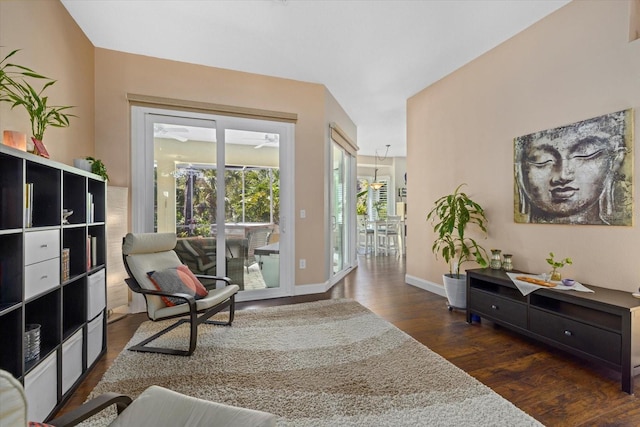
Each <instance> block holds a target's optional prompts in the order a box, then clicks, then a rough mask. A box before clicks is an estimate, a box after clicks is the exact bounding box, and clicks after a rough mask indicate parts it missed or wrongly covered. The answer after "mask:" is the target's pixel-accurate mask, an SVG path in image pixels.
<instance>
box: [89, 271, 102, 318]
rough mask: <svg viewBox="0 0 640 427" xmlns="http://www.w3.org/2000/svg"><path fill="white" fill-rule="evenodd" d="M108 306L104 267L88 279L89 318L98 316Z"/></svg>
mask: <svg viewBox="0 0 640 427" xmlns="http://www.w3.org/2000/svg"><path fill="white" fill-rule="evenodd" d="M106 306H107V298H106V279H105V271H104V268H103V269H102V270H100V271H98V272H97V273H95V274H92V275H91V276H89V277H88V279H87V320H91V319H93V318H94V317H96V316H97V315H98V314H99V313H100V312H101V311H102V310H104V308H105V307H106Z"/></svg>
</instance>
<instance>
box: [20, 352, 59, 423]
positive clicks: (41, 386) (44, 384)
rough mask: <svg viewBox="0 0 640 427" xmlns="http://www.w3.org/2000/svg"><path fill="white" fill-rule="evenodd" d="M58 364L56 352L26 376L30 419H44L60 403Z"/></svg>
mask: <svg viewBox="0 0 640 427" xmlns="http://www.w3.org/2000/svg"><path fill="white" fill-rule="evenodd" d="M57 365H58V359H57V357H56V353H52V354H51V355H50V356H49V357H47V358H46V359H44V360H43V361H42V362H41V363H40V364H38V366H36V367H35V368H33V369H32V370H31V372H29V373H28V374H27V375H26V376H25V377H24V392H25V394H26V396H27V419H28V420H29V421H38V422H42V421H44V419H45V418H47V416H49V414H50V413H51V411H53V408H55V406H56V404H57V403H58V368H57Z"/></svg>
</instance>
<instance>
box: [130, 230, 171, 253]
mask: <svg viewBox="0 0 640 427" xmlns="http://www.w3.org/2000/svg"><path fill="white" fill-rule="evenodd" d="M176 241H177V237H176V233H138V234H133V233H128V234H127V235H126V236H125V237H124V242H123V243H122V253H123V254H125V255H130V254H148V253H153V252H165V251H170V250H173V248H175V247H176Z"/></svg>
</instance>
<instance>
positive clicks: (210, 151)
mask: <svg viewBox="0 0 640 427" xmlns="http://www.w3.org/2000/svg"><path fill="white" fill-rule="evenodd" d="M132 123H134V126H132V128H133V129H134V132H133V138H134V141H133V143H132V146H133V153H132V155H133V165H132V167H133V172H134V174H133V176H134V179H133V191H132V196H133V197H132V199H133V213H134V220H133V229H134V231H147V232H150V231H156V232H175V233H176V234H177V236H178V244H177V246H176V252H177V253H178V255H179V256H180V258H181V259H182V261H183V262H184V263H185V264H187V265H188V266H189V267H190V268H191V269H192V270H194V272H196V273H199V274H205V275H226V276H228V277H230V278H231V279H232V281H233V283H236V284H238V285H239V286H240V289H241V294H240V295H239V299H240V300H242V299H257V298H271V297H276V296H284V295H290V294H291V293H292V291H293V288H292V286H293V279H292V277H293V270H292V268H291V266H292V265H293V263H292V262H291V261H288V257H292V255H291V252H292V251H291V248H292V246H293V244H292V242H293V240H292V236H291V237H290V236H289V235H288V234H286V230H287V227H286V225H287V224H286V218H287V217H290V218H292V217H293V216H292V215H290V216H287V215H286V212H287V210H291V206H292V205H293V201H291V200H288V199H287V198H286V197H284V198H283V199H284V200H281V198H280V194H281V193H282V194H287V193H283V192H282V191H281V190H282V189H283V188H284V189H286V188H287V186H288V185H289V186H291V183H290V181H292V180H290V181H289V180H287V179H286V177H289V176H292V175H293V172H292V168H287V167H284V168H281V164H286V163H283V162H282V158H286V157H287V155H290V154H287V153H286V151H287V149H289V150H292V148H293V147H292V135H293V132H292V130H293V129H292V128H293V125H290V124H282V123H271V122H266V121H260V120H250V119H239V118H229V117H216V116H205V115H202V114H195V113H184V112H179V113H178V112H170V111H162V110H156V109H146V108H142V107H140V108H137V107H134V109H133V110H132ZM287 145H288V146H289V147H287ZM285 147H286V148H285ZM287 181H289V182H287ZM288 194H293V191H289V193H288Z"/></svg>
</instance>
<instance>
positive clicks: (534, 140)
mask: <svg viewBox="0 0 640 427" xmlns="http://www.w3.org/2000/svg"><path fill="white" fill-rule="evenodd" d="M514 174H515V185H514V188H515V190H514V191H515V195H514V218H515V222H518V223H543V224H576V225H595V224H597V225H621V226H631V225H632V220H633V198H632V196H633V191H632V186H633V110H632V109H627V110H623V111H618V112H616V113H611V114H605V115H603V116H599V117H594V118H592V119H588V120H583V121H580V122H577V123H572V124H570V125H566V126H561V127H557V128H554V129H548V130H543V131H539V132H535V133H532V134H529V135H525V136H520V137H517V138H515V139H514Z"/></svg>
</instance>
